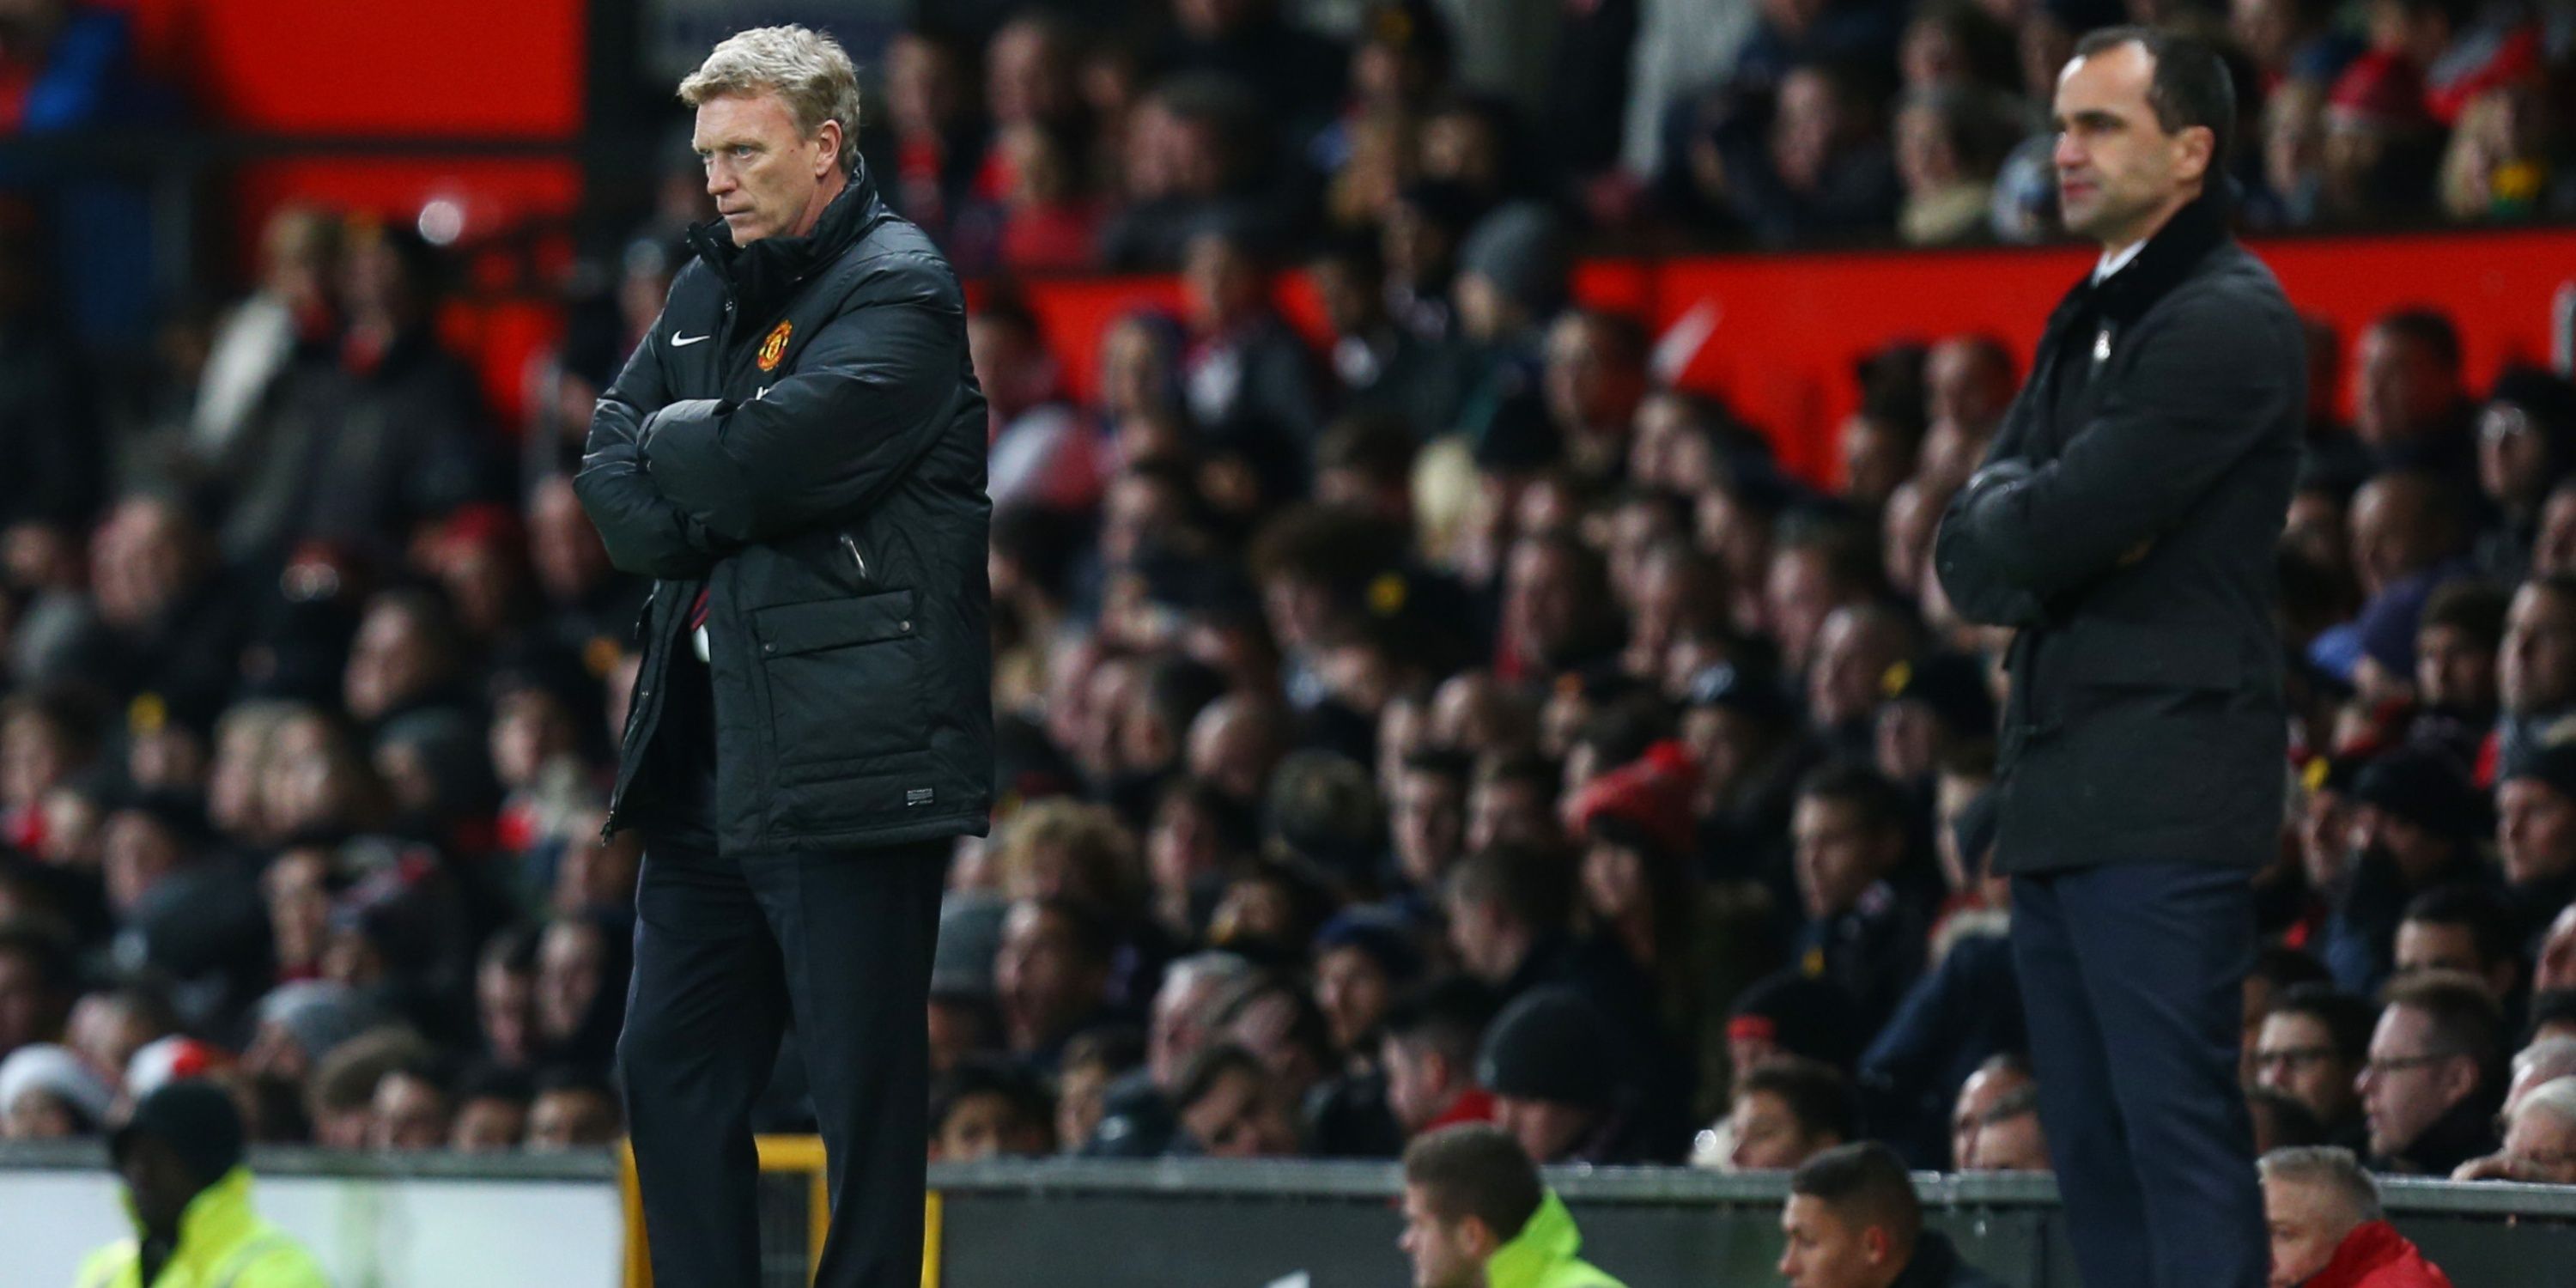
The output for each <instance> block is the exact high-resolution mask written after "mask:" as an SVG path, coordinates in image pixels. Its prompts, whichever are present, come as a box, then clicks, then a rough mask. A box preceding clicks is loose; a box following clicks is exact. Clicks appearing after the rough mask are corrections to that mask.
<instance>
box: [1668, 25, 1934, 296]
mask: <svg viewBox="0 0 2576 1288" xmlns="http://www.w3.org/2000/svg"><path fill="white" fill-rule="evenodd" d="M1789 7H1792V6H1783V8H1789ZM1817 7H1820V8H1828V9H1838V10H1842V11H1846V12H1848V11H1853V10H1857V9H1860V8H1863V7H1865V6H1862V5H1860V4H1857V3H1851V2H1849V0H1847V2H1846V3H1843V4H1839V5H1831V6H1817ZM1782 70H1783V74H1782V76H1781V79H1780V82H1779V90H1778V93H1777V96H1776V102H1775V106H1774V107H1773V108H1772V112H1771V118H1770V121H1769V123H1768V125H1767V126H1766V127H1765V128H1763V129H1761V130H1759V131H1755V130H1751V129H1746V130H1742V131H1740V132H1739V133H1738V135H1737V137H1736V138H1734V139H1733V140H1732V141H1729V142H1722V143H1721V144H1720V145H1719V146H1720V155H1719V156H1718V157H1717V158H1714V159H1713V164H1703V165H1701V166H1699V167H1697V168H1698V169H1699V172H1700V173H1699V188H1700V193H1701V196H1702V198H1703V199H1704V200H1708V201H1710V202H1711V203H1712V204H1716V205H1718V206H1720V207H1721V208H1723V209H1724V210H1725V211H1726V212H1727V213H1728V214H1729V215H1730V216H1731V218H1732V219H1733V220H1734V221H1735V222H1736V223H1738V224H1740V225H1741V226H1742V227H1743V228H1744V229H1745V230H1746V231H1747V232H1748V233H1749V234H1750V235H1751V236H1752V238H1753V239H1754V240H1755V241H1757V242H1759V243H1761V244H1762V245H1765V246H1771V247H1779V246H1787V245H1791V244H1795V243H1800V242H1811V241H1816V240H1822V239H1828V238H1832V237H1835V236H1837V235H1840V236H1850V235H1853V234H1857V233H1860V232H1863V231H1866V230H1870V229H1877V228H1885V227H1888V226H1890V225H1891V224H1892V223H1893V222H1894V221H1895V218H1896V214H1897V209H1898V204H1899V199H1900V195H1901V190H1900V188H1899V186H1898V181H1897V171H1896V161H1895V155H1894V152H1893V151H1892V149H1891V148H1890V147H1889V145H1888V143H1887V141H1886V132H1885V130H1884V129H1883V128H1882V127H1881V124H1880V121H1879V115H1878V114H1879V110H1880V109H1879V107H1878V105H1877V104H1876V103H1875V102H1873V101H1872V100H1871V97H1870V93H1869V90H1868V89H1867V88H1865V87H1864V84H1863V80H1862V73H1860V72H1859V71H1858V70H1856V69H1855V68H1853V67H1852V66H1851V65H1849V64H1843V63H1830V62H1811V63H1799V64H1795V65H1791V66H1787V67H1784V68H1783V69H1782Z"/></svg>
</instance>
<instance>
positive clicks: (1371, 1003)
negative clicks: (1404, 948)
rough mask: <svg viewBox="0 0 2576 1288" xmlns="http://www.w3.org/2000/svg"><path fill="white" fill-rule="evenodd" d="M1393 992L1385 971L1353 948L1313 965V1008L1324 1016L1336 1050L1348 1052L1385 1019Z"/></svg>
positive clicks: (1332, 954)
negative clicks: (1317, 1009) (1388, 1002)
mask: <svg viewBox="0 0 2576 1288" xmlns="http://www.w3.org/2000/svg"><path fill="white" fill-rule="evenodd" d="M1393 991H1394V986H1393V985H1392V984H1390V983H1389V982H1388V981H1387V977H1386V969H1385V968H1384V967H1382V966H1379V965H1378V964H1377V959H1376V958H1374V957H1371V956H1369V955H1368V954H1367V953H1365V952H1363V951H1361V950H1359V949H1357V948H1348V947H1345V948H1336V949H1334V950H1333V951H1331V952H1328V953H1326V954H1324V955H1323V957H1322V958H1320V959H1318V960H1317V961H1316V963H1315V1005H1316V1007H1317V1008H1319V1009H1321V1010H1322V1011H1323V1012H1324V1021H1325V1023H1326V1025H1327V1026H1328V1027H1330V1029H1331V1030H1332V1038H1333V1046H1334V1048H1335V1049H1336V1050H1342V1051H1347V1050H1350V1049H1351V1048H1352V1047H1353V1046H1354V1045H1355V1044H1357V1043H1358V1042H1359V1040H1360V1039H1361V1038H1363V1037H1366V1036H1368V1034H1369V1031H1370V1030H1372V1029H1375V1028H1376V1027H1377V1022H1378V1021H1379V1020H1382V1019H1385V1018H1386V1007H1387V1001H1388V998H1389V996H1390V995H1391V994H1392V993H1393Z"/></svg>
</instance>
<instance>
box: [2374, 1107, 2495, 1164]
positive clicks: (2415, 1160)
mask: <svg viewBox="0 0 2576 1288" xmlns="http://www.w3.org/2000/svg"><path fill="white" fill-rule="evenodd" d="M2494 1112H2495V1102H2494V1101H2493V1100H2492V1099H2490V1098H2489V1096H2488V1094H2487V1091H2486V1089H2485V1088H2483V1087H2482V1088H2480V1089H2478V1090H2477V1091H2474V1092H2471V1093H2469V1094H2468V1095H2467V1096H2464V1097H2462V1098H2461V1100H2460V1102H2459V1103H2458V1104H2456V1105H2453V1106H2451V1107H2450V1108H2449V1109H2446V1110H2444V1111H2442V1116H2441V1117H2439V1118H2436V1119H2434V1120H2433V1122H2432V1125H2430V1126H2428V1127H2426V1128H2425V1129H2424V1130H2423V1133H2422V1134H2420V1135H2418V1136H2417V1137H2416V1138H2415V1139H2414V1140H2412V1141H2409V1142H2407V1145H2406V1147H2405V1148H2404V1149H2401V1150H2398V1151H2397V1153H2396V1157H2395V1158H2394V1159H2392V1160H2391V1161H2393V1162H2397V1163H2401V1164H2404V1165H2405V1167H2406V1170H2408V1171H2411V1172H2415V1173H2418V1174H2421V1175H2426V1176H2448V1175H2450V1174H2451V1169H2452V1168H2455V1167H2457V1166H2459V1165H2460V1164H2462V1163H2465V1162H2467V1161H2468V1160H2470V1159H2472V1158H2476V1157H2477V1156H2479V1155H2481V1154H2486V1153H2492V1152H2493V1151H2494V1150H2495V1147H2496V1138H2495V1127H2494V1122H2495V1119H2494V1117H2493V1115H2494Z"/></svg>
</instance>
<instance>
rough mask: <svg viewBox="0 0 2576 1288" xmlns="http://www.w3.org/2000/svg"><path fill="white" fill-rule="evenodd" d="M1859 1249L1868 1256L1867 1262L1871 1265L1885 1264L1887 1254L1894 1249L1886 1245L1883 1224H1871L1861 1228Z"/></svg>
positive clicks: (1885, 1230)
mask: <svg viewBox="0 0 2576 1288" xmlns="http://www.w3.org/2000/svg"><path fill="white" fill-rule="evenodd" d="M1860 1250H1861V1254H1862V1255H1863V1256H1866V1257H1868V1258H1869V1264H1871V1265H1873V1266H1883V1265H1886V1264H1887V1261H1888V1257H1889V1255H1890V1254H1891V1253H1892V1252H1893V1251H1894V1250H1893V1249H1891V1248H1890V1247H1889V1246H1888V1242H1887V1227H1886V1226H1883V1225H1873V1226H1870V1227H1868V1228H1866V1229H1864V1230H1862V1231H1861V1232H1860Z"/></svg>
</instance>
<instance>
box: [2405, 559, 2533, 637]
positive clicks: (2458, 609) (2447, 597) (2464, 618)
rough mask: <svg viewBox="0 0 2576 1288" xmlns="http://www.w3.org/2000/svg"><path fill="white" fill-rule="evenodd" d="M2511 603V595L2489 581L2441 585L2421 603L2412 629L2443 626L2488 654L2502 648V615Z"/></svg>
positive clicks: (2466, 579) (2469, 579)
mask: <svg viewBox="0 0 2576 1288" xmlns="http://www.w3.org/2000/svg"><path fill="white" fill-rule="evenodd" d="M2512 600H2513V596H2512V595H2511V594H2509V593H2508V592H2506V591H2505V589H2504V588H2503V587H2500V586H2498V585H2496V584H2495V583H2494V582H2491V581H2481V580H2478V579H2477V578H2474V577H2467V578H2462V579H2461V580H2458V581H2453V582H2445V583H2443V585H2442V588H2441V589H2439V590H2436V591H2434V592H2433V597H2432V598H2430V599H2427V600H2425V601H2424V615H2423V616H2422V617H2421V618H2418V619H2417V620H2416V623H2415V629H2416V630H2417V631H2419V632H2420V631H2427V630H2431V629H2432V628H2434V627H2436V626H2447V627H2449V628H2451V629H2452V630H2455V631H2458V632H2459V633H2461V634H2463V635H2466V636H2468V637H2469V642H2470V643H2472V644H2475V645H2477V646H2478V647H2479V648H2482V649H2484V650H2486V651H2488V652H2490V653H2492V652H2494V651H2495V650H2496V649H2498V648H2501V647H2503V645H2504V615H2505V611H2506V610H2507V609H2508V608H2510V607H2511V606H2512Z"/></svg>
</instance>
